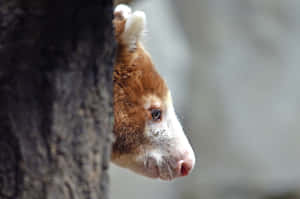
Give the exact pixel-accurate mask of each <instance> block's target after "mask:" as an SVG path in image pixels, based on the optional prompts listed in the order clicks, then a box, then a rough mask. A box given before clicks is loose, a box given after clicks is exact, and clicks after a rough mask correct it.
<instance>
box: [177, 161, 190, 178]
mask: <svg viewBox="0 0 300 199" xmlns="http://www.w3.org/2000/svg"><path fill="white" fill-rule="evenodd" d="M192 167H193V165H192V163H191V162H190V161H184V160H181V161H179V172H180V173H179V175H180V176H187V175H188V174H189V173H190V171H191V169H192Z"/></svg>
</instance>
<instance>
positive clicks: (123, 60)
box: [112, 14, 168, 158]
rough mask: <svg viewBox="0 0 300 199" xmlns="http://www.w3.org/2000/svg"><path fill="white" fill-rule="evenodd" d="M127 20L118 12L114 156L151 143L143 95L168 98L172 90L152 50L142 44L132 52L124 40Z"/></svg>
mask: <svg viewBox="0 0 300 199" xmlns="http://www.w3.org/2000/svg"><path fill="white" fill-rule="evenodd" d="M124 25H125V20H124V19H123V18H122V17H120V16H119V15H118V14H117V16H115V19H114V26H115V36H116V40H117V42H118V49H117V58H116V62H115V66H114V76H113V81H114V117H115V124H114V134H115V137H116V141H115V143H114V145H113V154H112V158H114V157H118V156H119V155H121V154H128V153H138V152H139V149H138V148H139V146H140V145H144V144H147V142H148V141H147V139H146V137H145V135H144V129H145V123H146V121H147V119H149V111H148V110H145V108H144V104H145V101H144V98H143V96H147V95H154V96H157V97H158V98H160V99H162V100H163V99H164V98H165V97H166V95H167V92H168V89H167V86H166V84H165V82H164V80H163V79H162V78H161V76H160V75H159V74H158V72H157V71H156V70H155V68H154V66H153V63H152V61H151V58H150V56H149V55H148V53H147V52H146V51H145V50H144V49H143V47H142V45H141V44H140V43H137V48H136V49H134V50H133V51H130V50H129V48H128V47H127V46H125V45H124V44H123V43H122V39H121V34H122V32H123V31H124Z"/></svg>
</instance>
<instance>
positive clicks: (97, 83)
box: [0, 0, 115, 199]
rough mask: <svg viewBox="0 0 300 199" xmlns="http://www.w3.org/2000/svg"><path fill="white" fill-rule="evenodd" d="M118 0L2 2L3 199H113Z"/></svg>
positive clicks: (0, 145)
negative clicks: (110, 185)
mask: <svg viewBox="0 0 300 199" xmlns="http://www.w3.org/2000/svg"><path fill="white" fill-rule="evenodd" d="M112 5H113V3H112V1H110V0H91V1H85V0H38V1H36V0H1V1H0V199H52V198H53V199H69V198H70V199H71V198H72V199H99V198H101V199H102V198H103V199H105V198H108V195H107V193H108V173H107V170H108V164H109V159H110V148H111V140H112V139H111V137H112V123H113V110H112V88H113V87H112V72H113V60H114V56H115V41H114V38H113V27H112Z"/></svg>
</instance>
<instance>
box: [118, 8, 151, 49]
mask: <svg viewBox="0 0 300 199" xmlns="http://www.w3.org/2000/svg"><path fill="white" fill-rule="evenodd" d="M145 26H146V15H145V13H144V12H142V11H135V12H134V13H133V14H132V15H130V16H129V17H128V18H127V20H126V24H125V29H124V32H123V34H122V39H123V42H124V43H125V44H127V45H128V47H129V49H131V50H132V49H134V48H136V43H137V42H138V41H139V40H140V39H141V37H142V35H143V34H144V32H145Z"/></svg>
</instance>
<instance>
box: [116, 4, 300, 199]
mask: <svg viewBox="0 0 300 199" xmlns="http://www.w3.org/2000/svg"><path fill="white" fill-rule="evenodd" d="M131 6H132V7H133V8H134V9H139V10H143V11H145V12H146V14H147V18H148V21H147V22H148V24H147V26H148V35H147V36H146V38H145V42H144V43H145V46H146V48H147V49H148V50H149V52H150V54H151V55H152V58H153V60H154V62H155V64H156V67H157V69H158V70H159V72H160V73H161V75H162V76H163V77H164V78H165V79H166V81H167V82H168V85H169V87H170V89H171V91H173V92H172V94H173V98H174V103H175V108H176V111H177V113H178V116H179V118H180V120H181V122H182V124H183V126H184V129H185V132H186V134H187V136H188V138H189V139H190V141H191V143H192V145H193V148H194V150H195V153H196V159H197V162H196V167H195V169H194V171H193V172H192V174H191V175H190V176H188V177H185V178H181V179H176V180H175V181H173V182H163V181H160V180H151V179H147V178H145V177H141V176H138V175H136V174H134V173H132V172H130V171H127V170H125V169H120V168H118V167H116V166H114V165H111V169H110V173H111V198H112V199H120V198H122V199H127V198H128V199H129V198H130V199H141V198H142V199H154V198H155V199H221V198H222V199H297V198H300V89H299V86H300V1H299V0H243V1H241V0H222V1H220V0H189V1H183V0H163V1H162V0H141V1H138V0H137V1H132V2H131Z"/></svg>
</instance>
